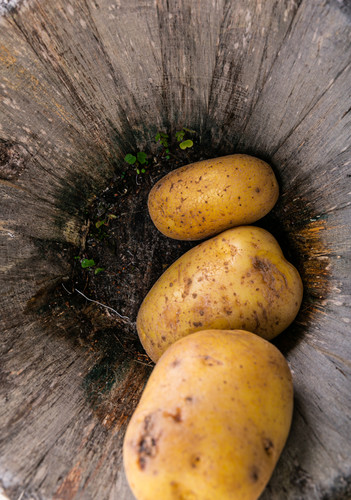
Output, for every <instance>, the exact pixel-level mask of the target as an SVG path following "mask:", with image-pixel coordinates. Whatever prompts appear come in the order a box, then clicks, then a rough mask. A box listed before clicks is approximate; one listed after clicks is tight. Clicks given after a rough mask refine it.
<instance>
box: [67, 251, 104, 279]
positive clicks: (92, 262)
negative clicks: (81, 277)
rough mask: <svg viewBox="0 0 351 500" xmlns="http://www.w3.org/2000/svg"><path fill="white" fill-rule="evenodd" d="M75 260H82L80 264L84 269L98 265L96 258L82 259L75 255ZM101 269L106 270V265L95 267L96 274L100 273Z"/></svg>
mask: <svg viewBox="0 0 351 500" xmlns="http://www.w3.org/2000/svg"><path fill="white" fill-rule="evenodd" d="M74 260H80V265H81V266H82V269H90V268H93V267H95V266H96V263H95V260H94V259H82V258H81V257H80V256H79V255H77V256H76V257H74ZM101 271H105V268H104V267H97V268H96V269H94V274H99V273H101Z"/></svg>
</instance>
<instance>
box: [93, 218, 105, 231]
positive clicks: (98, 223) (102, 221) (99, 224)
mask: <svg viewBox="0 0 351 500" xmlns="http://www.w3.org/2000/svg"><path fill="white" fill-rule="evenodd" d="M105 222H106V221H105V220H98V221H97V222H95V227H96V228H97V229H99V227H101V226H102V225H103V224H105Z"/></svg>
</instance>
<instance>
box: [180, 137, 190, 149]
mask: <svg viewBox="0 0 351 500" xmlns="http://www.w3.org/2000/svg"><path fill="white" fill-rule="evenodd" d="M193 145H194V143H193V141H192V140H191V139H187V140H186V141H183V142H181V143H180V144H179V147H180V149H186V148H191V147H193Z"/></svg>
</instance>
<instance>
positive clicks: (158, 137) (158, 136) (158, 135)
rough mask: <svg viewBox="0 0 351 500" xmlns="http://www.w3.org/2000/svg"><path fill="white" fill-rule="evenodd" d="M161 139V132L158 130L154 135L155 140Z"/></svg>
mask: <svg viewBox="0 0 351 500" xmlns="http://www.w3.org/2000/svg"><path fill="white" fill-rule="evenodd" d="M160 139H161V134H160V132H159V133H158V134H156V135H155V141H157V142H158V141H159V140H160Z"/></svg>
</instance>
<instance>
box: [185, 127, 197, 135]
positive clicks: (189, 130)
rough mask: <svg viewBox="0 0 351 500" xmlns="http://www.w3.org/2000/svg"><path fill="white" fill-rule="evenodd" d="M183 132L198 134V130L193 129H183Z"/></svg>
mask: <svg viewBox="0 0 351 500" xmlns="http://www.w3.org/2000/svg"><path fill="white" fill-rule="evenodd" d="M183 130H185V131H186V132H189V133H190V134H196V130H191V128H186V127H183Z"/></svg>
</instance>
